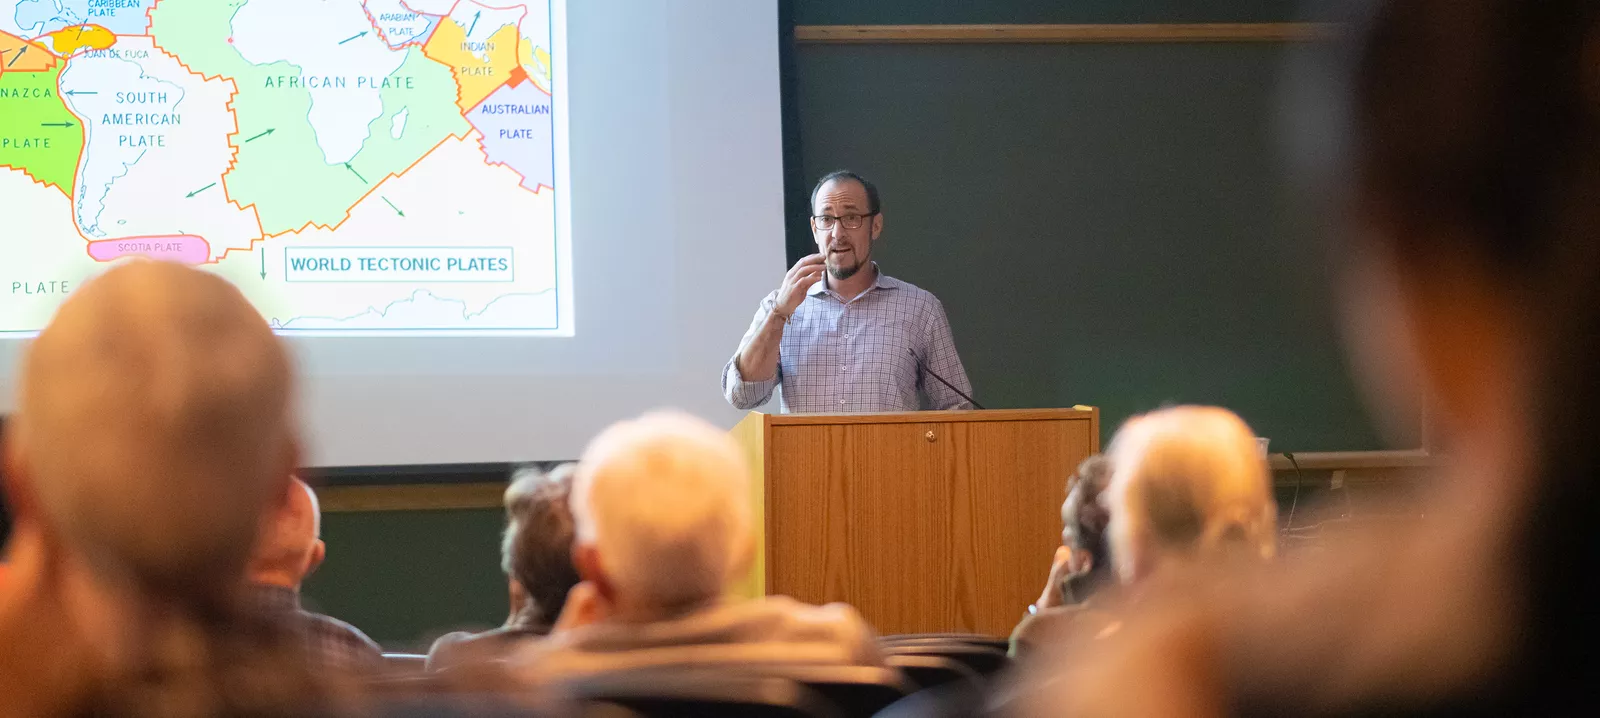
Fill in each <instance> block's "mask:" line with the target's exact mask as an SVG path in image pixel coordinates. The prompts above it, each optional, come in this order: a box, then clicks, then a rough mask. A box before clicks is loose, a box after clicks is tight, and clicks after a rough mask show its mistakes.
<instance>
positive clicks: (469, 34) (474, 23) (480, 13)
mask: <svg viewBox="0 0 1600 718" xmlns="http://www.w3.org/2000/svg"><path fill="white" fill-rule="evenodd" d="M480 17H483V11H482V10H479V11H478V14H476V15H473V16H472V27H469V28H467V37H472V31H473V30H474V29H476V28H477V27H478V18H480Z"/></svg>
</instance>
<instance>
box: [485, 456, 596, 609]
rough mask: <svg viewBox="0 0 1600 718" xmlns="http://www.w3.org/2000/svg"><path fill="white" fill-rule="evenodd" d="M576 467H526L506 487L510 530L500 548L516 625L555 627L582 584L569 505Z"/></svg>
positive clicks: (563, 465) (507, 521) (565, 465)
mask: <svg viewBox="0 0 1600 718" xmlns="http://www.w3.org/2000/svg"><path fill="white" fill-rule="evenodd" d="M576 469H577V466H576V464H570V463H569V464H562V465H560V466H557V467H556V468H554V469H552V470H550V472H549V473H546V472H543V471H540V470H538V469H523V470H521V471H518V472H517V474H516V475H515V476H513V477H512V481H511V485H510V486H508V487H506V493H505V507H506V530H505V536H504V538H503V539H502V541H501V544H500V567H501V568H502V569H503V570H504V571H505V573H506V576H507V577H509V579H510V582H511V587H512V594H513V596H515V597H517V598H515V599H514V600H513V604H514V605H513V610H512V616H511V622H512V623H514V624H517V625H526V626H549V625H550V624H552V623H554V622H555V620H556V615H557V614H558V613H560V611H561V606H562V605H563V604H564V603H565V602H566V600H567V592H568V591H570V590H571V589H572V587H573V586H574V585H576V584H577V583H578V570H577V569H576V568H574V567H573V565H572V537H573V532H574V530H573V521H572V510H571V508H570V506H569V505H568V501H569V498H570V494H571V492H572V477H573V474H574V473H575V471H576Z"/></svg>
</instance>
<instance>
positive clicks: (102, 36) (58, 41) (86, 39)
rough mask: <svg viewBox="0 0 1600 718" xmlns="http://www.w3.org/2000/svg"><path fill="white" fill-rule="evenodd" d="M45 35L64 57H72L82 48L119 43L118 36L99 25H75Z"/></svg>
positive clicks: (101, 46)
mask: <svg viewBox="0 0 1600 718" xmlns="http://www.w3.org/2000/svg"><path fill="white" fill-rule="evenodd" d="M44 37H46V38H49V40H50V42H51V43H52V44H53V45H54V46H55V48H56V52H58V53H60V54H61V56H62V57H72V56H73V55H75V54H77V53H78V51H80V50H104V49H106V48H108V47H111V46H112V45H115V44H116V43H117V36H116V35H114V34H112V32H111V31H110V30H107V29H105V28H103V27H100V26H99V25H73V26H72V27H65V28H62V29H60V30H57V31H55V32H52V33H50V34H48V35H45V36H44Z"/></svg>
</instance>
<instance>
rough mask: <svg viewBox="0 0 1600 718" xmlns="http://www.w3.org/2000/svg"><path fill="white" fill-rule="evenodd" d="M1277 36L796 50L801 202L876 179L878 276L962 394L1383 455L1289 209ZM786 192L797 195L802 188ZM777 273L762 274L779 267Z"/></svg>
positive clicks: (1323, 263)
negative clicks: (823, 189) (950, 363)
mask: <svg viewBox="0 0 1600 718" xmlns="http://www.w3.org/2000/svg"><path fill="white" fill-rule="evenodd" d="M1286 50H1287V48H1286V47H1285V46H1283V45H1279V44H1272V43H1227V44H1222V43H1196V44H1153V43H1150V44H1138V43H1133V44H1113V45H818V44H802V45H800V46H798V47H797V48H796V49H795V51H794V55H793V57H792V68H791V69H790V72H789V73H787V80H788V82H789V83H790V84H789V92H790V101H791V112H790V115H789V121H790V126H789V127H788V128H787V130H786V132H787V133H788V134H789V135H790V137H789V142H790V145H791V148H794V147H795V146H796V145H797V146H798V152H794V151H793V150H792V151H791V161H792V160H793V158H794V155H795V154H798V159H799V165H800V168H799V171H798V172H793V169H794V168H791V172H792V174H791V175H790V176H791V178H793V176H794V175H795V174H798V175H801V176H802V177H803V178H806V179H805V180H803V181H802V182H799V183H797V182H796V181H794V180H793V179H791V183H790V184H791V185H796V184H801V185H802V186H801V187H799V191H800V193H801V195H800V196H801V197H802V199H800V201H799V204H800V205H801V206H799V207H797V208H795V209H796V210H797V211H795V214H796V215H797V216H796V217H795V218H793V219H794V221H792V222H791V224H790V227H791V230H790V237H789V250H790V254H791V259H792V258H793V257H798V256H799V255H800V254H803V253H805V252H808V251H814V250H812V249H810V245H809V242H810V237H809V234H808V233H807V232H806V230H805V226H804V224H803V219H801V218H802V217H803V216H804V214H805V207H804V206H803V205H804V199H803V197H804V192H806V191H808V190H809V184H808V183H806V182H808V181H809V180H810V179H813V178H815V177H817V176H819V175H821V174H822V173H824V172H826V171H828V170H832V169H837V168H840V167H849V168H852V169H855V170H857V171H860V172H862V173H864V174H866V175H867V176H869V177H872V178H874V179H876V181H877V183H878V185H879V187H880V189H881V190H882V192H883V201H884V212H885V229H884V237H883V243H882V245H881V247H880V250H879V253H878V255H877V256H878V259H879V260H880V262H881V264H882V266H883V268H884V270H885V271H886V272H888V273H890V274H893V275H895V276H897V277H899V278H901V279H905V280H907V281H910V282H912V283H914V284H918V285H920V286H922V287H924V288H926V289H929V290H931V291H933V292H934V293H935V294H937V295H938V296H939V297H940V299H941V300H942V301H943V302H944V305H945V307H946V310H947V311H948V313H949V315H950V321H951V324H952V327H953V328H954V331H955V335H956V341H957V345H958V347H959V348H960V350H961V355H962V358H963V359H964V360H965V362H966V365H967V368H968V372H969V374H970V375H971V377H972V380H973V384H974V386H975V387H976V389H977V392H978V399H979V400H980V401H982V402H984V403H985V404H987V405H989V406H991V407H1039V406H1064V405H1071V404H1093V405H1097V406H1100V407H1102V409H1103V410H1104V415H1103V417H1102V425H1103V426H1104V427H1105V430H1106V433H1107V435H1109V433H1110V432H1111V431H1112V430H1114V429H1115V427H1116V426H1117V424H1118V423H1119V422H1120V421H1121V420H1122V419H1123V418H1125V417H1127V416H1128V415H1129V414H1131V413H1134V412H1138V411H1143V410H1148V409H1151V408H1155V407H1157V406H1160V405H1161V404H1163V403H1166V402H1203V403H1214V404H1220V405H1224V406H1228V407H1230V408H1233V409H1234V410H1236V411H1238V412H1239V413H1240V414H1241V415H1243V416H1244V417H1245V419H1246V420H1247V421H1249V422H1250V424H1251V425H1252V427H1253V428H1255V429H1256V431H1257V433H1258V434H1259V435H1261V436H1266V437H1270V438H1271V439H1272V440H1273V441H1272V448H1273V449H1274V450H1275V451H1282V450H1289V451H1338V450H1363V449H1379V448H1385V444H1384V442H1383V441H1381V440H1380V439H1379V437H1378V436H1377V434H1376V433H1375V431H1374V429H1373V427H1372V424H1371V422H1370V420H1369V417H1368V416H1367V414H1366V412H1365V410H1364V407H1363V405H1362V402H1361V400H1360V397H1359V392H1358V391H1357V389H1356V387H1355V386H1354V384H1353V382H1352V380H1351V379H1350V378H1349V373H1348V369H1347V367H1346V365H1345V357H1344V353H1343V349H1342V346H1341V342H1340V339H1339V336H1338V332H1337V327H1336V320H1335V314H1334V300H1333V297H1332V290H1331V284H1330V282H1329V277H1328V274H1329V268H1328V261H1327V260H1328V259H1329V258H1328V256H1327V250H1326V248H1325V243H1324V242H1323V241H1322V240H1321V238H1320V237H1317V236H1316V234H1315V232H1314V231H1312V229H1311V227H1312V224H1313V223H1311V222H1309V221H1307V220H1306V218H1305V217H1302V216H1297V214H1296V212H1294V211H1291V209H1290V207H1291V206H1294V204H1295V203H1293V202H1291V201H1289V200H1290V198H1289V197H1287V196H1286V193H1287V191H1288V189H1287V183H1286V182H1285V181H1284V178H1283V173H1282V170H1283V166H1282V165H1283V163H1282V162H1281V161H1280V157H1279V155H1278V153H1277V152H1276V149H1277V141H1276V139H1277V138H1276V135H1275V132H1274V126H1275V122H1276V117H1277V114H1278V113H1277V100H1278V96H1277V88H1276V80H1277V78H1278V76H1279V70H1280V67H1281V65H1282V61H1283V57H1282V55H1283V53H1284V52H1286ZM795 189H796V187H793V186H792V187H791V200H793V199H794V190H795ZM775 276H776V275H775Z"/></svg>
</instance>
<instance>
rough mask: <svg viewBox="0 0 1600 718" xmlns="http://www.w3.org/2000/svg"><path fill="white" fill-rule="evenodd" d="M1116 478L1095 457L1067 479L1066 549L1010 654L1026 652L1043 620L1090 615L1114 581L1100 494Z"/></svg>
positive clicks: (1107, 464)
mask: <svg viewBox="0 0 1600 718" xmlns="http://www.w3.org/2000/svg"><path fill="white" fill-rule="evenodd" d="M1110 479H1111V462H1110V461H1108V460H1107V459H1106V458H1105V457H1104V456H1102V455H1100V454H1095V455H1094V456H1090V457H1089V458H1087V459H1084V460H1083V463H1081V464H1079V465H1078V471H1077V473H1074V474H1073V475H1072V476H1070V477H1068V478H1067V498H1066V500H1065V501H1063V502H1062V503H1061V547H1060V548H1058V549H1056V555H1055V561H1054V563H1052V564H1051V566H1050V578H1049V580H1047V581H1046V582H1045V586H1044V592H1043V593H1042V594H1041V595H1040V596H1039V600H1038V601H1036V602H1035V603H1034V604H1033V605H1032V606H1030V607H1029V608H1028V615H1027V616H1025V617H1023V619H1022V622H1021V623H1019V624H1017V630H1016V631H1014V632H1013V633H1012V634H1011V655H1012V656H1014V657H1015V656H1020V655H1022V654H1023V653H1025V652H1026V650H1027V643H1028V641H1029V640H1030V636H1031V634H1032V631H1033V630H1035V629H1032V628H1031V626H1032V625H1033V624H1034V622H1035V619H1036V618H1038V617H1039V616H1049V615H1051V614H1054V613H1058V612H1072V611H1079V610H1085V609H1086V608H1087V607H1088V603H1089V598H1090V597H1091V596H1092V595H1093V594H1094V592H1095V591H1096V590H1098V589H1099V588H1100V586H1102V585H1103V584H1105V583H1108V582H1109V581H1111V580H1112V575H1111V574H1112V571H1111V556H1110V552H1109V551H1108V550H1107V548H1106V538H1105V530H1106V522H1107V521H1108V520H1109V515H1108V513H1107V511H1106V507H1105V505H1104V504H1102V503H1101V502H1100V494H1101V492H1103V491H1105V488H1106V484H1107V483H1108V482H1109V481H1110Z"/></svg>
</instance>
